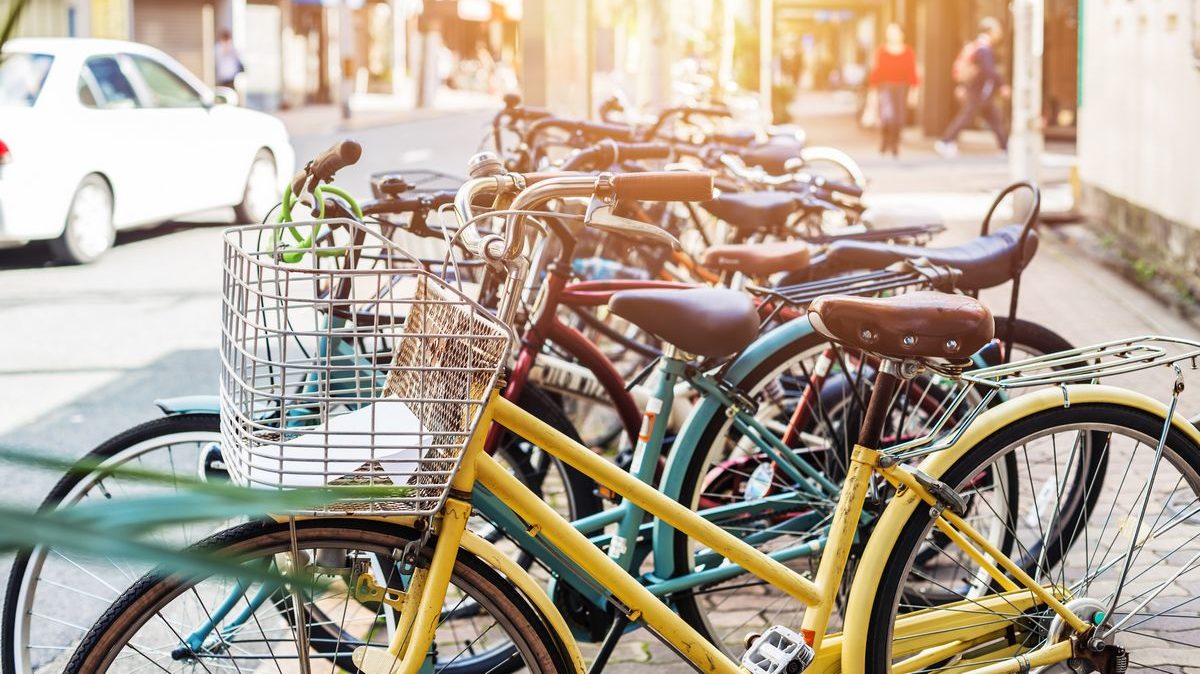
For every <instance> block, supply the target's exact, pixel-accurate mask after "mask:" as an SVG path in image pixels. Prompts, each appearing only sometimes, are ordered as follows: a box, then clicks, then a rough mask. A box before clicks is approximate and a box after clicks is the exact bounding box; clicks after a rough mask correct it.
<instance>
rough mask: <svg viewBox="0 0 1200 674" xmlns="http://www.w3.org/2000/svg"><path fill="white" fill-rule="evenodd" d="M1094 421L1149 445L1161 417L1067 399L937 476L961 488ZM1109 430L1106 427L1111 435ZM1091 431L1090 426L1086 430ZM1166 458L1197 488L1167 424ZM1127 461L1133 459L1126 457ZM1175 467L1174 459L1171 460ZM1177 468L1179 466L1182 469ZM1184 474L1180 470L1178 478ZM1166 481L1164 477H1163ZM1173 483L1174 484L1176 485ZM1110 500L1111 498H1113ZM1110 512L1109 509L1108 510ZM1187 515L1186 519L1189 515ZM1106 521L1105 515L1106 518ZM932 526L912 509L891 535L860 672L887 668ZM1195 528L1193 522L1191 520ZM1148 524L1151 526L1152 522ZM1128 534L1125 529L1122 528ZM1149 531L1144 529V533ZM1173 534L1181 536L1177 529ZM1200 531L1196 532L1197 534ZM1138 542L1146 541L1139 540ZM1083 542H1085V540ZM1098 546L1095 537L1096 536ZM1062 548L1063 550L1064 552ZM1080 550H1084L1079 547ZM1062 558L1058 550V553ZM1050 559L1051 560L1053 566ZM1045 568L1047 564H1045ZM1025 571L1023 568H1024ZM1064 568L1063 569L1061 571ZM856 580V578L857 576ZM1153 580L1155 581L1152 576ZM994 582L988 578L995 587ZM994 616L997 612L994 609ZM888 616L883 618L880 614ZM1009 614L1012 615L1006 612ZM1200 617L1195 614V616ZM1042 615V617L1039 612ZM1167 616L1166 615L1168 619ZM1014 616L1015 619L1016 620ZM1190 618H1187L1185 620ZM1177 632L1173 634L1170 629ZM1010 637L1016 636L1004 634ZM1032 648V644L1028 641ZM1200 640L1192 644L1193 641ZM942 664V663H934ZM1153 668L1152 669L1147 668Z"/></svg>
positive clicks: (1192, 446) (1069, 523) (1184, 442)
mask: <svg viewBox="0 0 1200 674" xmlns="http://www.w3.org/2000/svg"><path fill="white" fill-rule="evenodd" d="M1086 425H1095V426H1097V427H1101V428H1110V429H1121V430H1124V431H1127V432H1129V433H1130V435H1131V436H1132V435H1137V436H1140V437H1143V438H1146V439H1149V441H1150V446H1151V449H1152V448H1153V445H1154V444H1155V443H1157V441H1158V438H1159V437H1160V435H1161V434H1162V431H1163V419H1162V418H1161V417H1159V416H1157V415H1154V414H1151V413H1149V412H1146V411H1144V410H1141V409H1136V408H1131V407H1126V406H1124V405H1120V404H1114V403H1078V404H1072V405H1070V406H1069V407H1055V408H1051V409H1048V410H1043V411H1041V412H1037V413H1034V414H1031V415H1029V416H1026V417H1024V418H1022V419H1019V420H1017V421H1016V422H1014V423H1012V424H1009V425H1007V426H1005V427H1003V428H1001V429H999V430H997V431H996V432H995V433H993V434H992V435H990V436H988V437H986V438H984V439H983V440H982V441H980V442H979V443H978V444H976V445H975V446H974V447H972V448H971V449H970V450H968V451H967V452H966V453H965V454H964V455H963V456H962V457H960V458H959V459H958V460H957V461H955V462H954V464H953V465H952V466H951V467H950V468H948V469H947V470H946V471H945V472H944V473H943V474H942V475H941V477H940V479H941V480H942V481H943V482H945V483H946V484H948V485H950V486H951V488H954V489H956V490H963V489H965V487H964V486H963V485H962V483H964V482H965V481H968V480H969V479H970V478H971V477H972V476H974V475H976V474H979V473H980V471H981V470H983V469H985V468H986V466H988V465H989V464H990V463H991V462H992V461H994V460H997V458H998V457H1001V456H1003V455H1004V454H1005V453H1007V452H1009V451H1010V450H1011V451H1015V449H1016V448H1017V447H1022V446H1025V445H1027V444H1028V443H1030V442H1031V441H1034V442H1035V441H1036V440H1035V439H1037V438H1042V437H1046V434H1048V433H1053V431H1054V430H1055V429H1070V428H1071V427H1076V426H1086ZM1112 432H1113V431H1112V430H1110V432H1109V434H1108V435H1109V437H1110V438H1111V435H1112ZM1088 433H1089V434H1090V433H1091V432H1090V431H1089V432H1088ZM1165 447H1166V449H1167V454H1168V457H1167V458H1165V460H1170V459H1169V457H1170V456H1174V457H1175V458H1176V459H1177V461H1178V462H1180V463H1181V464H1182V465H1183V466H1184V467H1186V468H1188V469H1190V471H1191V473H1192V474H1193V478H1192V479H1191V480H1190V483H1191V486H1190V488H1191V489H1192V490H1193V491H1197V490H1200V446H1197V445H1196V443H1195V442H1193V441H1192V440H1191V438H1189V437H1187V436H1186V435H1185V434H1184V433H1183V432H1182V431H1180V430H1179V429H1178V428H1177V427H1174V426H1172V427H1171V429H1170V432H1169V433H1168V434H1167V436H1166V445H1165ZM1104 455H1105V459H1106V461H1107V460H1108V451H1107V449H1105V451H1104ZM1131 461H1132V458H1131ZM1173 465H1176V466H1178V465H1179V464H1173ZM1181 473H1182V469H1181ZM1182 480H1183V477H1182V475H1181V478H1180V482H1182ZM1168 481H1169V480H1168ZM1103 483H1104V476H1103V475H1100V476H1094V475H1093V476H1089V478H1088V480H1087V482H1085V488H1088V489H1089V491H1092V490H1091V488H1090V486H1089V485H1095V486H1096V488H1095V489H1094V491H1095V492H1101V491H1103V489H1102V488H1101V487H1102V486H1103ZM1177 486H1178V485H1177ZM1096 500H1097V499H1096V498H1088V499H1087V501H1088V502H1089V503H1091V504H1093V505H1094V504H1095V502H1096ZM1114 505H1115V500H1114ZM1090 515H1091V509H1089V510H1088V511H1087V514H1086V515H1084V518H1083V521H1082V522H1080V521H1079V520H1077V519H1075V518H1074V517H1073V516H1070V517H1067V518H1064V519H1065V521H1064V523H1063V526H1065V527H1067V528H1069V529H1081V528H1086V521H1087V520H1088V519H1089V518H1090ZM1110 517H1111V512H1110ZM1189 519H1190V518H1189ZM1106 524H1107V520H1106ZM931 526H932V519H931V516H930V512H929V509H928V508H921V507H918V508H915V509H914V511H913V512H912V513H911V514H910V516H909V518H908V520H907V521H906V522H905V523H904V525H903V526H902V527H900V528H899V530H898V533H897V534H896V536H895V538H894V539H893V540H892V541H891V543H890V545H889V546H888V548H887V550H888V552H887V554H886V555H885V557H883V558H884V559H886V560H887V561H886V562H885V566H884V570H883V573H882V574H881V576H880V578H879V579H877V580H875V581H874V582H876V583H878V587H877V588H876V590H875V596H874V600H873V603H872V607H871V613H870V620H869V621H868V622H867V624H866V625H865V626H864V629H866V630H867V633H866V644H867V648H866V651H865V652H864V654H863V658H864V666H865V667H864V671H867V672H886V671H889V669H890V667H891V664H890V662H889V661H890V660H891V658H892V655H891V643H892V636H893V635H892V629H893V622H894V621H893V618H894V616H895V614H896V613H897V612H898V611H899V610H900V606H901V604H900V602H901V601H903V598H904V597H905V596H911V595H912V592H911V591H907V594H906V589H905V587H904V581H905V578H906V577H907V576H908V573H909V571H910V569H911V566H912V563H913V560H914V559H915V557H916V555H917V554H918V553H919V551H920V548H921V547H922V546H923V545H925V542H926V536H927V535H928V533H929V528H930V527H931ZM1119 526H1120V527H1127V526H1128V524H1127V522H1124V521H1123V522H1122V523H1121V524H1120V525H1119ZM1193 527H1194V525H1193ZM1152 529H1153V527H1152ZM1081 533H1082V532H1079V531H1077V532H1076V534H1075V535H1073V536H1071V537H1070V543H1069V544H1068V547H1070V546H1073V545H1074V544H1077V543H1078V541H1079V536H1080V535H1081ZM1143 533H1145V532H1143ZM1125 535H1126V536H1128V535H1129V534H1128V532H1126V533H1125ZM1148 535H1149V534H1147V536H1148ZM1176 535H1184V534H1179V533H1178V532H1176ZM1196 535H1200V534H1196ZM1143 545H1146V543H1145V542H1143ZM1085 547H1090V546H1089V544H1088V543H1086V542H1085ZM1097 547H1099V541H1097ZM1063 552H1064V553H1065V552H1066V550H1064V551H1063ZM1084 553H1085V555H1086V554H1087V550H1085V551H1084ZM1059 557H1060V559H1061V558H1062V553H1060V555H1059ZM1107 559H1108V555H1107V551H1106V554H1105V558H1104V560H1102V561H1107ZM1057 564H1058V562H1055V564H1054V565H1057ZM1045 568H1051V566H1047V567H1045ZM1027 571H1028V569H1027ZM1064 573H1065V572H1064ZM1031 575H1033V576H1034V577H1035V578H1038V577H1039V576H1038V574H1037V572H1036V571H1035V572H1032V573H1031ZM856 581H857V579H856ZM1154 582H1157V581H1156V580H1155V581H1154ZM994 588H995V584H994V581H993V582H992V587H991V588H989V589H994ZM997 615H1001V614H999V613H997ZM884 616H887V617H884ZM1010 617H1011V616H1010ZM1196 617H1200V616H1196ZM1034 618H1035V616H1031V615H1030V614H1029V613H1028V612H1025V613H1021V614H1019V615H1018V616H1017V619H1020V620H1024V621H1025V622H1026V623H1029V622H1033V620H1034ZM1042 618H1045V616H1042ZM1168 620H1170V618H1168ZM1015 622H1016V621H1015V620H1014V624H1015ZM1188 622H1190V621H1188ZM1172 635H1173V636H1176V633H1172ZM946 638H947V639H948V640H951V641H952V640H954V636H953V634H951V635H950V636H947V637H946ZM1008 638H1009V639H1015V638H1016V637H1008ZM1028 645H1030V646H1031V647H1032V646H1034V645H1036V644H1028ZM1197 645H1200V644H1193V646H1197ZM934 664H942V663H934ZM1151 669H1155V668H1151Z"/></svg>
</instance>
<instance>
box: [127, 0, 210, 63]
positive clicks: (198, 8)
mask: <svg viewBox="0 0 1200 674" xmlns="http://www.w3.org/2000/svg"><path fill="white" fill-rule="evenodd" d="M211 17H212V5H211V4H207V3H204V2H201V1H200V0H134V3H133V39H134V40H135V41H137V42H143V43H145V44H148V45H150V46H152V47H157V48H159V49H161V50H163V51H164V52H166V53H168V54H170V55H171V56H173V57H174V58H175V59H176V60H178V61H179V62H180V63H182V64H183V66H184V67H185V68H187V69H188V70H190V71H192V72H193V73H194V74H196V76H197V77H200V78H201V79H204V80H206V81H209V82H211V80H212V74H211V73H210V72H209V71H210V70H211V66H210V64H209V59H210V58H211V56H210V55H209V54H208V53H207V52H208V51H209V50H211V48H212V47H211V46H210V45H209V44H208V43H207V41H206V38H207V37H210V36H211V35H212V26H211V25H205V24H206V23H210V24H211V21H212V19H211Z"/></svg>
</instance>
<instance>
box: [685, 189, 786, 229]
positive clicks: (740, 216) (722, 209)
mask: <svg viewBox="0 0 1200 674" xmlns="http://www.w3.org/2000/svg"><path fill="white" fill-rule="evenodd" d="M700 206H701V207H703V208H704V210H706V211H708V212H709V213H712V214H713V215H714V216H716V217H718V218H720V219H721V220H724V221H725V222H728V223H729V224H731V225H733V226H734V227H736V228H737V229H739V230H742V231H743V232H752V231H757V230H760V229H774V228H780V227H783V226H785V225H787V221H788V217H789V216H791V214H792V213H795V212H796V210H797V209H798V208H799V207H800V201H799V199H798V198H797V197H796V195H794V194H790V193H788V192H738V193H734V194H722V195H721V196H719V197H717V198H716V199H713V200H712V201H705V202H704V203H702V204H700Z"/></svg>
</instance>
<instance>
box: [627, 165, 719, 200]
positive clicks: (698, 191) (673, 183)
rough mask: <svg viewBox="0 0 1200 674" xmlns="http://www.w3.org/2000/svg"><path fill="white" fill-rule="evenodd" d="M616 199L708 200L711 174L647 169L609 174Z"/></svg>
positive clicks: (711, 179)
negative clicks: (644, 170)
mask: <svg viewBox="0 0 1200 674" xmlns="http://www.w3.org/2000/svg"><path fill="white" fill-rule="evenodd" d="M612 186H613V193H614V194H616V196H617V198H618V199H632V200H634V201H708V200H709V199H712V198H713V176H712V174H711V173H701V172H699V171H651V172H647V173H623V174H621V175H618V176H613V179H612Z"/></svg>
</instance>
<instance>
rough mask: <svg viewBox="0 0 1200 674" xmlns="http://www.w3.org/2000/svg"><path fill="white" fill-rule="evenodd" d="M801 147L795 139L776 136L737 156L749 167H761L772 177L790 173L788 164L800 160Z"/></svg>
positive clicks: (740, 152)
mask: <svg viewBox="0 0 1200 674" xmlns="http://www.w3.org/2000/svg"><path fill="white" fill-rule="evenodd" d="M801 149H802V148H801V146H800V144H799V143H798V142H796V140H795V139H793V138H789V137H787V136H776V137H774V138H771V139H770V140H768V141H767V142H765V143H755V144H754V145H750V146H748V147H745V148H742V149H739V150H738V151H737V154H738V156H739V157H741V158H742V161H744V162H746V164H747V165H749V166H759V167H761V168H762V170H764V171H766V172H767V173H770V174H771V175H783V174H784V173H787V172H788V166H787V164H788V162H789V161H791V160H792V159H799V158H800V150H801Z"/></svg>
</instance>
